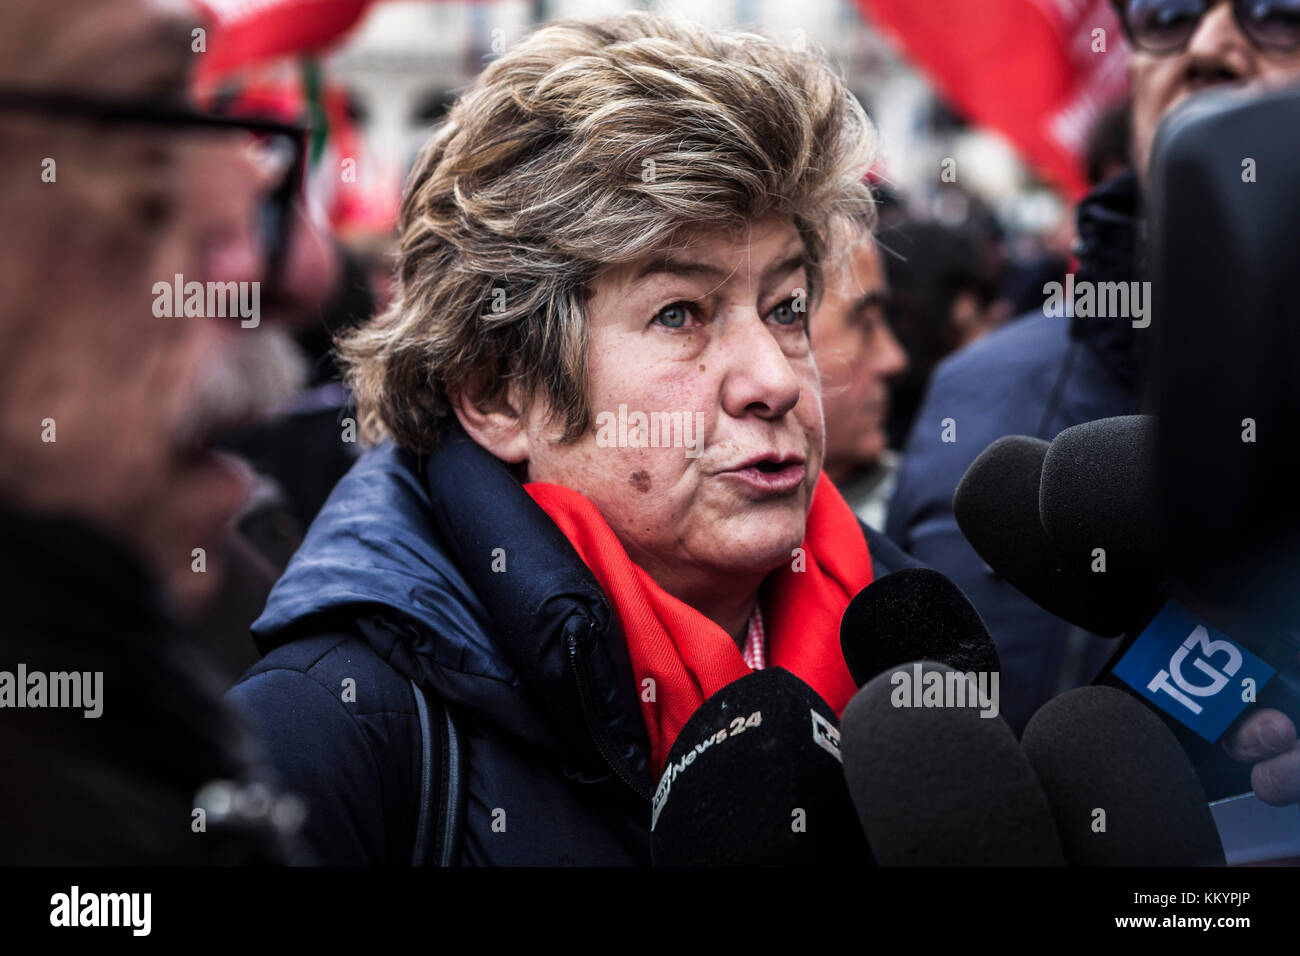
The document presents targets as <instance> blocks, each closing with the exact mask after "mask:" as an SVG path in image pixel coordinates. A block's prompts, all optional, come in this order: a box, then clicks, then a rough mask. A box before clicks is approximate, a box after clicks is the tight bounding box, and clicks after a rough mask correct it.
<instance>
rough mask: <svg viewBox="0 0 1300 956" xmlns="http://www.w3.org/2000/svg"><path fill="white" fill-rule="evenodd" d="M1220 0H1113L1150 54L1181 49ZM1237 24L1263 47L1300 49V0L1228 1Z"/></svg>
mask: <svg viewBox="0 0 1300 956" xmlns="http://www.w3.org/2000/svg"><path fill="white" fill-rule="evenodd" d="M1219 2H1220V0H1111V3H1112V4H1113V5H1114V7H1115V10H1116V12H1117V13H1118V14H1119V18H1120V21H1121V22H1122V23H1123V24H1124V33H1125V34H1126V35H1127V36H1128V39H1129V42H1130V43H1131V44H1133V46H1134V47H1136V48H1137V49H1139V50H1145V51H1146V52H1148V53H1157V54H1169V53H1181V52H1182V51H1183V50H1185V49H1187V44H1188V43H1190V42H1191V40H1192V37H1193V36H1194V35H1195V33H1196V30H1197V28H1198V27H1199V26H1200V25H1201V20H1202V19H1204V17H1205V14H1206V13H1208V12H1209V10H1210V8H1211V7H1213V6H1214V5H1215V4H1217V3H1219ZM1230 2H1231V3H1232V16H1233V18H1234V19H1235V20H1236V22H1237V27H1238V29H1240V30H1241V32H1242V33H1243V34H1244V35H1245V36H1246V38H1247V39H1248V40H1250V42H1251V43H1253V44H1254V45H1255V46H1256V47H1258V48H1259V49H1261V50H1270V51H1274V52H1280V53H1290V52H1293V51H1295V50H1296V49H1300V0H1230Z"/></svg>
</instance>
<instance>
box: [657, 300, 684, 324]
mask: <svg viewBox="0 0 1300 956" xmlns="http://www.w3.org/2000/svg"><path fill="white" fill-rule="evenodd" d="M690 317H691V310H690V306H688V305H687V304H686V303H685V302H674V303H673V304H672V305H666V306H664V307H663V308H662V309H660V310H659V311H658V312H656V313H655V317H654V321H655V322H658V323H659V324H660V325H662V326H665V327H667V328H670V329H680V328H683V327H685V325H686V322H687V320H689V319H690Z"/></svg>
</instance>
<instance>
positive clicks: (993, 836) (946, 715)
mask: <svg viewBox="0 0 1300 956" xmlns="http://www.w3.org/2000/svg"><path fill="white" fill-rule="evenodd" d="M918 674H919V675H921V678H922V680H923V681H934V680H936V679H937V680H940V681H944V682H947V681H952V682H953V689H954V690H955V689H957V688H956V681H966V682H967V683H969V681H967V678H966V677H965V676H964V675H962V674H959V673H957V672H956V671H954V670H952V669H951V668H949V667H945V666H944V665H942V664H936V663H933V662H928V661H927V662H923V663H922V662H918V663H915V664H911V665H907V666H905V667H902V668H898V669H896V670H891V671H886V672H885V673H882V674H879V675H877V676H876V677H874V678H872V679H871V680H870V681H869V682H868V683H867V685H866V686H865V687H863V688H862V689H861V690H860V691H858V693H857V694H856V695H855V696H854V698H853V700H852V701H851V702H850V703H849V706H848V707H847V708H845V711H844V717H843V721H842V723H841V729H842V734H843V740H842V745H843V751H844V778H845V781H846V782H847V783H848V788H849V793H850V795H851V796H852V799H853V803H854V806H855V807H856V808H857V812H858V820H859V821H860V822H861V824H862V831H863V833H865V834H866V837H867V840H868V842H869V843H870V844H871V850H872V853H873V854H874V856H875V859H876V861H877V862H878V863H879V864H880V865H882V866H1060V865H1062V864H1063V863H1064V861H1065V858H1064V855H1063V854H1062V852H1061V844H1060V840H1059V839H1058V838H1057V836H1056V827H1055V824H1054V822H1053V819H1052V811H1051V809H1050V807H1049V806H1048V804H1047V798H1046V797H1045V796H1043V791H1042V789H1041V788H1040V787H1039V785H1038V779H1037V777H1036V776H1035V775H1034V771H1033V768H1032V767H1030V765H1029V761H1028V760H1026V759H1025V755H1024V754H1023V753H1021V751H1020V744H1019V743H1017V741H1016V738H1015V735H1014V734H1013V733H1012V732H1011V729H1010V728H1009V727H1008V726H1007V724H1006V721H1004V720H1003V719H1002V718H1001V717H997V716H994V717H984V716H981V712H980V710H979V709H978V708H975V707H971V706H957V705H956V704H955V703H954V701H955V700H956V698H955V697H951V696H950V697H947V698H946V701H947V704H948V705H941V706H918V705H917V704H918V699H917V697H916V696H914V695H913V694H912V693H911V692H912V691H913V690H919V688H915V687H914V682H915V681H916V676H917V675H918ZM905 681H906V682H912V683H910V684H908V685H907V686H906V687H905ZM909 701H910V703H911V704H912V706H904V705H903V704H904V703H905V702H909Z"/></svg>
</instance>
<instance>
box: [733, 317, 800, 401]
mask: <svg viewBox="0 0 1300 956" xmlns="http://www.w3.org/2000/svg"><path fill="white" fill-rule="evenodd" d="M724 347H725V358H724V361H725V362H726V363H727V373H726V377H725V378H724V379H723V383H722V396H721V400H722V407H723V410H724V411H726V412H727V414H729V415H732V416H734V417H737V418H739V417H742V416H744V415H746V414H750V413H753V414H756V415H758V416H759V417H761V418H780V417H781V416H782V415H784V414H786V413H787V412H789V411H790V410H791V409H792V408H794V406H795V404H796V403H797V402H798V401H799V392H800V384H799V377H798V376H797V375H796V374H795V371H794V369H793V368H792V367H791V365H790V357H789V356H788V355H787V354H786V352H785V350H784V349H783V348H782V347H781V343H780V342H779V341H777V338H776V336H775V335H774V334H773V332H772V330H771V329H770V328H769V327H768V325H767V323H765V322H764V321H763V319H762V317H760V316H759V315H758V313H757V312H754V313H753V314H751V315H749V316H746V317H745V318H744V319H743V320H736V319H733V320H732V321H731V322H730V323H729V324H728V327H727V329H726V332H725V333H724Z"/></svg>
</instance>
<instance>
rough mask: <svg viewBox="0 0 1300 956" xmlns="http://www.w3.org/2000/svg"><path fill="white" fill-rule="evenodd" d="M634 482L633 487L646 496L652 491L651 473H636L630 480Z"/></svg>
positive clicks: (633, 473)
mask: <svg viewBox="0 0 1300 956" xmlns="http://www.w3.org/2000/svg"><path fill="white" fill-rule="evenodd" d="M628 480H629V481H631V482H632V487H633V488H635V489H636V490H637V491H639V492H641V493H642V494H644V493H645V492H647V491H649V490H650V472H648V471H634V472H632V474H631V476H630V478H629V479H628Z"/></svg>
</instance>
